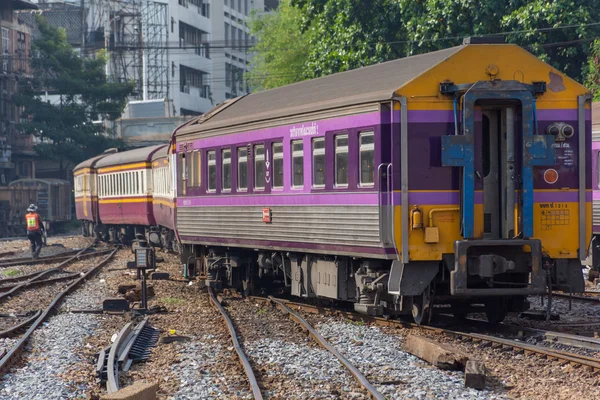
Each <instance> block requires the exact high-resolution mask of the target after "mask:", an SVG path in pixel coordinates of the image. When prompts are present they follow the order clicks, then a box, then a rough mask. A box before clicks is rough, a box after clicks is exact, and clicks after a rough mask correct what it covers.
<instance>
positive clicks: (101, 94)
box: [16, 17, 133, 173]
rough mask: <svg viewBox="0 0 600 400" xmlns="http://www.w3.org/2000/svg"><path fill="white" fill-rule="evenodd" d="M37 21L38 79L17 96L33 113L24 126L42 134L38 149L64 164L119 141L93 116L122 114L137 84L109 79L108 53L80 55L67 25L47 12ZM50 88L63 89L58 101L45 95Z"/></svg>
mask: <svg viewBox="0 0 600 400" xmlns="http://www.w3.org/2000/svg"><path fill="white" fill-rule="evenodd" d="M37 24H38V27H39V31H40V38H39V39H37V40H35V41H34V42H33V44H32V53H33V54H34V56H33V58H32V60H31V68H32V75H33V79H32V80H31V81H28V82H27V83H24V84H23V86H22V87H21V90H20V93H19V94H18V95H17V97H16V101H17V104H19V105H21V106H23V107H24V113H23V115H24V116H28V117H27V119H26V121H25V122H23V123H21V124H20V126H19V128H20V129H21V131H22V132H24V133H27V134H33V135H35V136H36V137H38V138H40V139H41V143H39V144H38V145H36V152H37V153H38V154H39V155H40V157H41V158H43V159H50V160H55V161H59V162H60V165H61V169H62V167H63V165H64V163H65V162H68V163H73V164H75V163H78V162H80V161H82V160H84V159H86V158H89V157H91V156H94V155H96V154H98V153H99V152H101V151H103V150H105V149H107V148H109V147H113V146H115V145H116V144H118V143H117V141H115V140H114V139H113V138H111V136H110V135H109V132H106V131H105V128H104V125H102V124H99V123H93V121H97V120H98V119H99V117H104V118H106V119H109V120H114V119H116V118H118V117H119V116H120V115H121V113H122V112H123V109H124V107H125V105H126V104H127V98H128V96H129V95H130V94H131V93H132V91H133V85H132V84H122V83H113V82H109V81H108V80H107V78H106V74H105V72H104V67H105V64H106V59H105V56H104V54H103V53H99V54H98V55H97V56H96V58H83V57H80V56H79V55H78V54H77V53H76V52H75V51H74V50H73V48H72V47H71V45H70V44H69V43H68V42H67V39H66V33H65V31H64V30H61V29H57V28H55V27H53V26H51V25H49V24H48V23H47V22H46V21H45V20H44V18H42V17H38V18H37ZM46 92H48V93H50V94H53V95H58V96H59V98H60V101H59V102H58V104H51V103H49V102H46V101H44V99H43V98H42V96H43V95H44V94H45V93H46ZM61 173H62V171H61Z"/></svg>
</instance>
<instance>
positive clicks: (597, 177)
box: [589, 102, 600, 281]
mask: <svg viewBox="0 0 600 400" xmlns="http://www.w3.org/2000/svg"><path fill="white" fill-rule="evenodd" d="M592 111H593V118H592V171H593V173H592V186H593V205H592V245H591V255H592V260H591V261H592V267H593V268H592V269H593V270H592V271H591V272H590V276H589V278H590V280H592V281H593V280H594V279H595V278H598V277H600V102H594V103H593V107H592Z"/></svg>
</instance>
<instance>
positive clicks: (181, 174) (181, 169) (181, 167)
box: [177, 153, 186, 196]
mask: <svg viewBox="0 0 600 400" xmlns="http://www.w3.org/2000/svg"><path fill="white" fill-rule="evenodd" d="M177 159H178V160H179V162H178V163H177V172H178V174H177V193H178V194H182V195H184V196H185V191H186V189H185V185H186V183H185V179H186V174H185V153H179V154H177Z"/></svg>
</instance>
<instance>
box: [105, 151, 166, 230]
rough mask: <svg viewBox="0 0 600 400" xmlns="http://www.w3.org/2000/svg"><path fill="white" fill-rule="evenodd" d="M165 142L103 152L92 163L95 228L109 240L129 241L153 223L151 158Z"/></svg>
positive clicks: (154, 222)
mask: <svg viewBox="0 0 600 400" xmlns="http://www.w3.org/2000/svg"><path fill="white" fill-rule="evenodd" d="M165 146H166V145H158V146H152V147H144V148H140V149H134V150H129V151H124V152H119V153H115V154H110V155H107V156H106V157H103V158H101V159H100V160H98V162H96V164H95V169H96V173H97V178H96V180H97V187H98V189H97V190H98V218H99V224H98V227H97V231H98V232H99V233H101V235H103V236H104V237H107V238H108V239H109V240H111V241H116V240H121V241H124V242H129V241H131V240H133V239H134V238H135V234H137V233H141V234H145V233H146V232H147V231H148V230H149V228H150V227H151V226H155V225H156V220H155V218H154V214H153V212H152V194H153V181H152V157H153V156H154V154H155V153H156V152H157V151H159V150H160V149H162V148H164V147H165Z"/></svg>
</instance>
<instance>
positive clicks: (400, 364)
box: [317, 322, 505, 400]
mask: <svg viewBox="0 0 600 400" xmlns="http://www.w3.org/2000/svg"><path fill="white" fill-rule="evenodd" d="M317 330H318V331H319V332H320V333H321V334H322V335H323V336H324V337H325V338H327V340H329V341H330V343H332V344H333V345H335V346H336V347H337V349H338V350H339V351H340V352H341V353H342V354H343V355H344V356H345V357H346V358H348V360H349V361H350V362H351V363H352V364H354V365H355V366H356V367H357V368H358V369H359V370H360V371H361V372H362V373H363V374H364V375H365V376H366V377H367V378H368V379H369V381H370V382H371V383H373V385H374V386H375V387H376V388H377V390H379V391H380V392H381V393H382V394H383V395H385V396H386V397H388V398H390V399H392V398H393V399H477V400H479V399H504V398H505V397H502V396H499V395H497V394H494V393H492V392H490V391H488V390H483V391H477V390H474V389H469V388H465V386H464V377H463V374H462V373H461V372H447V371H441V370H438V369H436V368H433V367H431V366H429V365H428V364H425V363H424V362H423V361H421V360H419V359H418V358H416V357H414V356H413V355H411V354H408V353H406V352H404V351H403V350H402V349H401V347H400V340H399V339H398V337H397V336H393V335H388V334H385V333H383V332H381V331H380V330H379V329H378V328H376V327H372V326H359V325H354V324H350V323H346V322H327V323H322V324H320V325H318V326H317Z"/></svg>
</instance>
